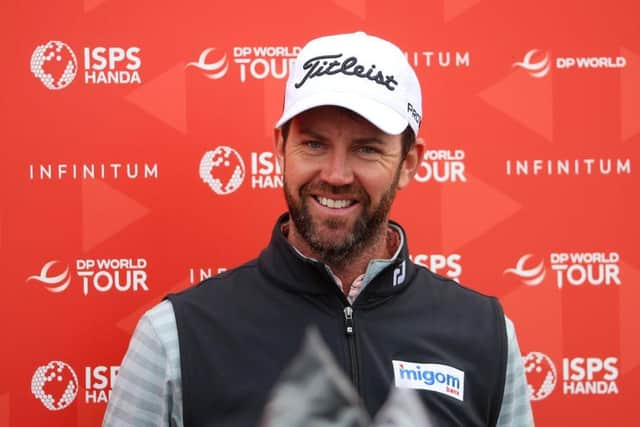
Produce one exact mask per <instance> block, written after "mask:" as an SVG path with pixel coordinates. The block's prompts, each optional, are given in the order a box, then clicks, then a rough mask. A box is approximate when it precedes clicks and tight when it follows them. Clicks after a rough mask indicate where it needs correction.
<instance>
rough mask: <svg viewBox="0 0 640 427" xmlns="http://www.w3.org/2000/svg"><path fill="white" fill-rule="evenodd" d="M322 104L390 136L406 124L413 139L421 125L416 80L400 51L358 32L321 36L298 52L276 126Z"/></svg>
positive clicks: (394, 46)
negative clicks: (353, 114)
mask: <svg viewBox="0 0 640 427" xmlns="http://www.w3.org/2000/svg"><path fill="white" fill-rule="evenodd" d="M321 105H335V106H339V107H344V108H347V109H349V110H352V111H354V112H356V113H358V114H359V115H361V116H362V117H364V118H365V119H367V120H368V121H369V122H371V123H373V124H374V125H375V126H376V127H377V128H379V129H380V130H382V131H383V132H385V133H388V134H392V135H398V134H401V133H402V132H403V131H404V130H405V128H406V127H407V125H409V126H411V128H412V129H413V131H414V132H415V134H416V135H417V134H418V129H419V128H420V122H421V121H422V95H421V91H420V82H419V81H418V77H417V76H416V73H415V72H414V70H413V68H412V67H411V65H409V62H408V61H407V58H406V57H405V55H404V53H403V52H402V51H401V50H400V49H399V48H398V47H397V46H396V45H394V44H393V43H390V42H388V41H386V40H383V39H381V38H378V37H375V36H370V35H368V34H365V33H363V32H357V33H350V34H338V35H333V36H325V37H320V38H317V39H314V40H311V41H310V42H309V43H307V44H306V46H305V47H304V48H302V50H301V51H300V54H299V55H298V57H297V58H296V61H295V64H294V65H293V69H292V70H291V73H290V74H289V79H288V80H287V88H286V92H285V98H284V112H283V113H282V116H281V117H280V120H278V122H277V123H276V127H277V128H279V127H281V126H282V125H283V124H285V123H286V122H287V121H289V120H291V119H292V118H293V117H295V116H296V115H298V114H300V113H302V112H303V111H306V110H309V109H311V108H314V107H319V106H321Z"/></svg>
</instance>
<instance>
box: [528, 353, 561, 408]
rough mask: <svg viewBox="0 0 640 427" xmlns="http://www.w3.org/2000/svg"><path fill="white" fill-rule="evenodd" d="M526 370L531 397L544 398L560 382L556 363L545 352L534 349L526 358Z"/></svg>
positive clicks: (532, 398) (535, 398)
mask: <svg viewBox="0 0 640 427" xmlns="http://www.w3.org/2000/svg"><path fill="white" fill-rule="evenodd" d="M523 362H524V370H525V372H526V374H527V383H528V386H529V398H530V399H531V400H542V399H545V398H546V397H548V396H549V395H550V394H551V392H553V389H554V388H555V387H556V384H557V382H558V371H556V365H554V363H553V361H552V360H551V358H550V357H549V356H547V355H546V354H544V353H539V352H537V351H532V352H531V353H529V354H527V355H526V356H525V357H524V359H523Z"/></svg>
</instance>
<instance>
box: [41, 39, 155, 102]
mask: <svg viewBox="0 0 640 427" xmlns="http://www.w3.org/2000/svg"><path fill="white" fill-rule="evenodd" d="M80 58H81V59H82V62H81V63H79V61H78V57H77V56H76V53H75V52H74V51H73V49H72V48H71V47H70V46H69V45H68V44H67V43H64V42H61V41H59V40H50V41H48V42H46V43H44V44H41V45H38V46H36V48H35V49H34V50H33V53H32V55H31V66H30V69H31V73H33V75H34V76H35V77H36V78H37V79H38V80H39V81H40V82H41V83H42V84H43V85H44V86H45V87H46V88H47V89H50V90H60V89H64V88H66V87H67V86H69V85H70V84H71V83H72V82H73V81H74V79H75V78H76V76H77V75H78V74H79V72H80V66H81V65H82V67H83V70H82V71H83V72H82V74H81V76H82V80H83V82H84V84H87V85H131V84H140V83H142V79H141V77H140V67H141V65H142V60H141V58H140V48H139V47H137V46H130V47H121V46H93V47H84V48H82V56H81V57H80Z"/></svg>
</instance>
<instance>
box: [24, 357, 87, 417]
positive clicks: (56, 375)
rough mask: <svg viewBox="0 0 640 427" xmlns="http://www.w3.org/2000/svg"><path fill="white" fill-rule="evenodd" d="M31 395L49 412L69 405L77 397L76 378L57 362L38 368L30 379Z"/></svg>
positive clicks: (68, 369) (72, 372)
mask: <svg viewBox="0 0 640 427" xmlns="http://www.w3.org/2000/svg"><path fill="white" fill-rule="evenodd" d="M31 393H33V395H34V396H35V398H36V399H38V400H39V401H40V402H42V404H43V405H44V406H45V408H47V409H48V410H50V411H59V410H61V409H64V408H66V407H67V406H69V405H71V403H73V401H74V400H75V398H76V396H77V395H78V377H77V376H76V373H75V372H74V371H73V368H71V366H69V365H67V364H66V363H64V362H61V361H59V360H54V361H52V362H49V363H48V364H46V365H45V366H39V367H38V369H36V372H35V373H34V374H33V377H32V378H31Z"/></svg>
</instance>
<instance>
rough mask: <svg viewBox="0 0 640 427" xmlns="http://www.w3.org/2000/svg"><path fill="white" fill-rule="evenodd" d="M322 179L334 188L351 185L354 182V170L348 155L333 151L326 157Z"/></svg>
mask: <svg viewBox="0 0 640 427" xmlns="http://www.w3.org/2000/svg"><path fill="white" fill-rule="evenodd" d="M321 178H322V180H323V181H325V182H326V183H328V184H331V185H334V186H341V185H348V184H351V183H352V182H353V170H352V168H351V165H350V162H349V156H348V155H347V153H345V152H343V151H341V150H333V151H332V152H331V154H330V155H329V156H327V157H326V161H325V164H324V165H323V168H322V174H321Z"/></svg>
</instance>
